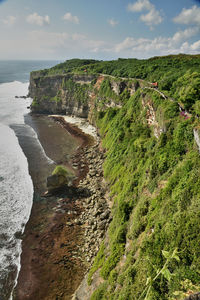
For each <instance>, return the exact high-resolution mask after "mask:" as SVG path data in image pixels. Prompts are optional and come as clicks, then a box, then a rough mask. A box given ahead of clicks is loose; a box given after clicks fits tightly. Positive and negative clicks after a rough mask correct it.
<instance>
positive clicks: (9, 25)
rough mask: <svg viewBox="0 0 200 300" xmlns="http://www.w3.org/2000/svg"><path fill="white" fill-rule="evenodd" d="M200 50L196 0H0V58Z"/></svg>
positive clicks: (145, 55)
mask: <svg viewBox="0 0 200 300" xmlns="http://www.w3.org/2000/svg"><path fill="white" fill-rule="evenodd" d="M178 53H187V54H197V53H200V0H166V1H164V0H56V1H55V0H0V59H1V60H5V59H48V60H50V59H52V60H66V59H70V58H94V59H102V60H110V59H117V58H119V57H120V58H140V59H144V58H149V57H153V56H160V55H168V54H178Z"/></svg>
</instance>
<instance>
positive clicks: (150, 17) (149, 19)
mask: <svg viewBox="0 0 200 300" xmlns="http://www.w3.org/2000/svg"><path fill="white" fill-rule="evenodd" d="M140 19H141V20H142V21H143V22H144V23H146V24H147V25H148V26H150V27H151V29H153V25H158V24H160V23H162V20H163V19H162V17H161V16H160V13H159V11H158V10H155V9H151V10H150V11H149V12H148V13H147V14H146V15H141V17H140Z"/></svg>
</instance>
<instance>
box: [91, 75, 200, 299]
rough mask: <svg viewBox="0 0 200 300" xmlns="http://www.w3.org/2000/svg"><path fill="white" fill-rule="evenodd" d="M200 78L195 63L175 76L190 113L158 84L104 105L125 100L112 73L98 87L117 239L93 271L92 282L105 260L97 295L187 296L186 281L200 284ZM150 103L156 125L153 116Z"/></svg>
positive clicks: (111, 237)
mask: <svg viewBox="0 0 200 300" xmlns="http://www.w3.org/2000/svg"><path fill="white" fill-rule="evenodd" d="M189 74H190V76H189ZM163 76H164V75H163ZM199 78H200V77H199V76H198V75H197V74H196V73H195V72H192V73H191V71H190V72H188V71H187V72H186V73H185V74H184V75H181V77H180V78H177V82H176V84H174V83H173V89H174V95H175V98H176V99H177V100H178V101H180V102H181V103H182V104H184V105H185V107H187V108H189V109H190V110H191V112H192V113H193V116H192V117H190V118H184V117H183V116H181V115H180V113H179V107H178V104H177V102H172V101H170V100H164V99H163V98H162V97H161V96H160V95H159V94H158V93H156V92H154V91H151V90H141V89H138V90H137V92H135V94H134V95H133V96H131V97H130V95H128V93H125V92H124V95H125V94H126V96H123V95H122V94H121V95H119V96H118V98H119V97H120V100H121V103H123V106H122V108H116V107H114V108H111V107H109V108H107V107H106V106H102V101H104V102H105V103H106V101H108V100H109V101H110V99H111V98H112V100H113V101H115V102H116V101H118V100H119V99H117V97H116V95H115V96H113V91H112V89H111V87H110V83H111V79H110V80H108V79H107V80H104V81H103V82H102V84H101V87H100V89H99V91H96V94H97V98H96V106H97V112H96V120H97V121H96V122H97V126H98V127H99V128H100V133H101V136H102V139H103V147H104V148H105V149H106V150H107V157H106V160H105V163H104V175H105V177H106V178H107V181H108V182H109V184H110V190H111V195H112V197H113V208H112V215H113V221H112V223H111V224H110V227H109V231H108V234H109V245H108V246H107V247H106V248H105V249H104V251H103V252H102V250H100V252H99V254H98V255H97V258H96V260H95V263H94V265H93V267H92V269H91V271H90V274H89V283H90V284H91V283H92V274H93V273H94V271H95V270H97V268H99V269H100V275H101V276H102V277H103V279H104V280H105V281H104V284H102V285H100V287H99V288H98V289H97V290H96V291H95V293H94V294H93V296H92V298H91V299H116V300H118V299H120V300H122V299H123V300H126V299H127V300H128V299H130V300H132V299H146V300H147V299H152V300H154V299H163V300H164V299H174V300H175V299H176V297H179V299H184V297H185V296H186V295H187V292H188V291H189V290H188V289H187V287H186V285H185V286H184V285H183V284H182V283H184V282H189V283H190V286H191V287H193V288H192V291H194V292H195V291H196V290H197V287H198V286H199V281H200V261H199V257H200V250H199V243H200V236H199V230H200V227H199V222H198V219H199V213H198V212H199V209H200V203H199V199H200V190H199V185H200V179H199V178H200V176H199V175H200V159H199V153H198V150H197V146H196V144H195V142H194V137H193V128H194V126H196V125H195V124H197V123H198V121H197V119H196V118H195V109H196V110H197V109H198V107H199V100H200V99H199V93H196V90H197V89H198V88H199V86H198V82H199V81H198V80H199ZM183 79H184V80H185V81H184V80H183ZM186 82H187V84H188V85H187V84H186ZM181 83H182V84H183V86H181ZM188 86H193V87H189V88H188ZM184 89H185V91H186V92H187V96H185V98H184V99H183V98H180V97H181V96H182V95H185V93H184V92H182V90H184ZM191 94H192V100H191V97H189V95H191ZM182 97H183V96H182ZM188 103H189V105H187V104H188ZM149 105H150V106H151V107H152V108H153V110H154V113H155V118H156V122H157V125H154V126H149V125H148V124H147V115H148V110H149ZM156 126H159V128H160V130H161V132H162V133H161V134H160V136H159V138H156V137H155V136H154V130H155V128H156ZM124 257H126V259H125V261H124V263H123V264H122V263H121V261H123V260H124ZM178 295H179V296H178ZM181 295H182V296H181ZM181 297H182V298H181ZM177 299H178V298H177Z"/></svg>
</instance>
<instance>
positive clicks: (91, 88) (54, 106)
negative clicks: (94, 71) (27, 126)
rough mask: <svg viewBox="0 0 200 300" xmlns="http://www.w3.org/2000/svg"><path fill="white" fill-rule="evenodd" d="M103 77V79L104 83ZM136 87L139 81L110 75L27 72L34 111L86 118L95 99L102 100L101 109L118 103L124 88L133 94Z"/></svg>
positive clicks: (138, 85) (118, 105)
mask: <svg viewBox="0 0 200 300" xmlns="http://www.w3.org/2000/svg"><path fill="white" fill-rule="evenodd" d="M102 81H104V82H105V83H104V86H103V87H101V83H102ZM92 82H93V84H92ZM106 85H107V86H106ZM139 87H140V83H139V81H137V82H135V81H134V80H132V81H128V80H121V79H115V78H113V77H110V76H103V75H100V76H98V75H88V74H83V75H73V74H65V75H51V76H43V75H42V73H40V72H34V73H32V74H31V76H30V86H29V96H30V97H31V98H33V102H32V105H31V110H32V112H34V113H44V114H66V115H74V116H76V117H83V118H88V116H89V115H91V114H90V111H91V109H93V108H94V102H95V101H96V102H97V103H98V104H99V103H100V104H101V105H100V110H101V109H102V107H104V108H106V107H107V108H108V107H121V101H120V95H122V94H123V92H124V91H125V90H126V91H127V93H129V95H133V94H134V93H135V91H136V90H137V88H139ZM106 89H107V91H106ZM108 89H109V92H108ZM99 90H100V93H98V91H99ZM105 100H106V101H105ZM98 110H99V108H98ZM90 117H91V116H89V119H90V120H91V118H90Z"/></svg>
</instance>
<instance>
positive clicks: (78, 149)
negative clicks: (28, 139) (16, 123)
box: [13, 116, 94, 300]
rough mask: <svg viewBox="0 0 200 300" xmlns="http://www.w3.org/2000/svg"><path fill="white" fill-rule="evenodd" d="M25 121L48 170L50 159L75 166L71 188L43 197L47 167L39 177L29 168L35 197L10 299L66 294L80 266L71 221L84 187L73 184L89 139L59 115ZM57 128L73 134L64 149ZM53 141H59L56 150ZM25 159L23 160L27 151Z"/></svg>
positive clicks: (83, 168) (78, 231)
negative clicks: (36, 137)
mask: <svg viewBox="0 0 200 300" xmlns="http://www.w3.org/2000/svg"><path fill="white" fill-rule="evenodd" d="M34 119H35V120H36V121H34ZM52 119H53V120H52ZM26 122H27V123H28V124H29V125H31V126H32V127H33V128H34V130H35V131H36V133H37V135H38V138H39V140H40V142H41V144H42V146H43V147H44V149H45V152H46V154H47V155H48V157H49V158H50V159H51V160H52V163H50V164H49V166H50V167H49V168H50V169H51V170H52V169H53V167H55V163H59V164H60V163H62V164H64V165H65V166H67V167H68V168H70V169H71V170H74V171H75V174H76V176H77V179H76V180H75V182H74V185H73V186H72V187H71V188H66V189H64V190H62V191H60V192H59V193H56V194H55V195H50V196H49V197H44V196H43V194H44V192H45V184H44V177H45V173H46V177H47V176H48V175H49V171H51V170H49V169H48V168H46V169H45V170H44V169H43V170H41V171H42V172H41V174H42V178H40V174H36V173H37V172H39V170H37V172H36V170H35V168H34V167H33V168H32V169H33V171H32V174H33V176H32V180H33V185H34V191H35V196H34V201H33V206H32V211H31V216H30V219H29V221H28V223H27V225H26V228H25V232H24V235H23V240H22V255H21V270H20V273H19V277H18V283H17V286H16V288H15V291H14V294H13V298H14V299H17V300H23V299H34V300H35V299H71V297H72V294H73V293H74V291H75V290H76V288H77V287H78V285H79V284H80V282H81V280H82V278H83V276H84V274H85V271H86V266H85V264H84V261H83V258H82V257H81V255H80V253H79V249H80V248H81V246H82V244H83V242H84V241H83V240H84V230H83V228H82V227H81V226H80V225H78V224H76V222H74V223H73V221H75V220H76V219H77V217H78V216H79V215H80V214H81V212H82V211H83V210H84V208H83V205H82V201H81V199H82V198H84V197H85V196H86V195H85V193H87V192H86V191H84V190H80V189H79V188H78V187H77V186H78V183H79V181H80V180H81V179H83V178H84V177H85V176H86V174H87V172H88V166H87V162H86V161H84V154H83V153H84V149H85V148H86V147H89V146H91V145H92V144H93V142H94V139H93V138H92V137H91V136H89V135H88V134H85V133H84V132H83V131H81V130H80V129H79V128H78V127H76V126H75V125H73V124H69V123H66V121H65V120H64V119H63V118H62V117H59V116H57V117H48V116H33V117H31V118H29V119H28V120H26ZM31 122H32V123H34V124H31ZM44 123H45V124H44ZM46 125H48V126H46ZM45 126H46V127H45ZM45 128H46V129H45ZM46 130H47V131H46ZM63 130H64V131H65V132H67V133H68V134H70V136H71V138H72V139H73V140H71V144H73V146H70V147H69V148H70V150H69V149H67V146H66V144H65V142H64V144H62V142H61V141H63V139H64V138H65V132H64V131H63ZM51 133H54V134H53V136H52V135H51ZM52 139H53V140H52ZM59 142H61V145H60V144H58V143H59ZM56 144H57V146H58V145H59V147H57V149H56ZM52 145H54V146H52ZM62 146H63V149H61V148H62ZM22 148H23V146H22ZM65 151H66V152H65ZM27 158H28V160H29V157H28V155H27ZM32 163H33V162H32ZM37 166H39V165H37ZM38 168H39V167H38ZM32 174H31V175H32ZM38 176H39V178H38ZM34 178H35V179H34Z"/></svg>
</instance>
